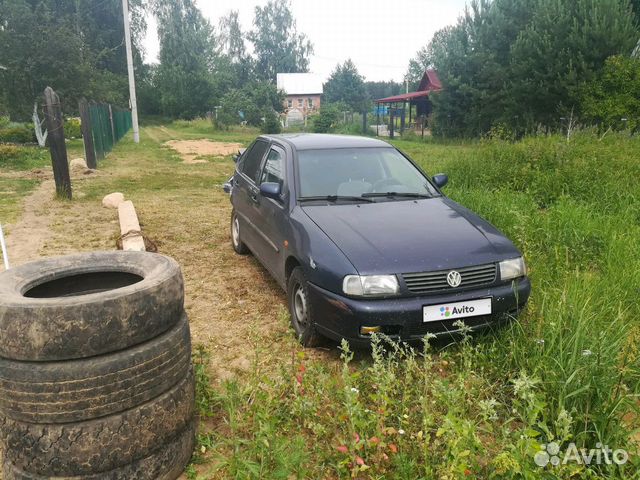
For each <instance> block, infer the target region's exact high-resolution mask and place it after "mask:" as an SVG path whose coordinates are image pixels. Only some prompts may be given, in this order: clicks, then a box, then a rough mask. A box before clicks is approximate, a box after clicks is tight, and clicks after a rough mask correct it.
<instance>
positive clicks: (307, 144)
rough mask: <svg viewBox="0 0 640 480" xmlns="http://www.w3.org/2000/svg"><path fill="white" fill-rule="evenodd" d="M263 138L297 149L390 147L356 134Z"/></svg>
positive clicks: (282, 135) (289, 135) (270, 136)
mask: <svg viewBox="0 0 640 480" xmlns="http://www.w3.org/2000/svg"><path fill="white" fill-rule="evenodd" d="M261 138H264V139H267V140H272V141H276V142H280V143H288V144H289V145H291V146H292V147H293V148H294V149H295V150H325V149H334V148H390V147H391V145H389V144H388V143H387V142H383V141H382V140H378V139H375V138H368V137H357V136H354V135H330V134H324V133H285V134H281V135H261Z"/></svg>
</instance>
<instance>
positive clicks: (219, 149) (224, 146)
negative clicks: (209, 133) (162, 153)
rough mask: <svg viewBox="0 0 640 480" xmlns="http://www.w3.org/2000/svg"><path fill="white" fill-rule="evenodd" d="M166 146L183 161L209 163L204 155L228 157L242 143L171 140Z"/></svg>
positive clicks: (238, 148)
mask: <svg viewBox="0 0 640 480" xmlns="http://www.w3.org/2000/svg"><path fill="white" fill-rule="evenodd" d="M165 145H166V146H168V147H170V148H172V149H174V150H175V151H176V152H178V153H179V154H180V156H181V157H182V161H183V163H188V164H194V163H207V160H205V159H204V158H200V157H203V156H214V157H221V158H222V157H226V156H227V155H233V154H234V153H237V152H238V150H240V149H241V148H242V144H240V143H226V142H212V141H210V140H206V139H202V140H170V141H168V142H166V143H165Z"/></svg>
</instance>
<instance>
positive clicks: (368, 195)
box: [362, 192, 433, 198]
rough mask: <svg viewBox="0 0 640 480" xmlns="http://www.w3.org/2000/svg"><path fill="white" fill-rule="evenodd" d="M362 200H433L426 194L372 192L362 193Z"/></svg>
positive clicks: (431, 196)
mask: <svg viewBox="0 0 640 480" xmlns="http://www.w3.org/2000/svg"><path fill="white" fill-rule="evenodd" d="M362 197H363V198H376V197H390V198H391V197H406V198H433V195H429V194H427V193H417V192H373V193H363V194H362Z"/></svg>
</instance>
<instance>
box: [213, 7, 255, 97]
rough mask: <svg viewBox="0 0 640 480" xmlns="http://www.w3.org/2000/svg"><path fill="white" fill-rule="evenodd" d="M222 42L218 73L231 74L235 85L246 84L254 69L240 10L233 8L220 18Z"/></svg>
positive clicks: (217, 63)
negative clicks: (245, 38)
mask: <svg viewBox="0 0 640 480" xmlns="http://www.w3.org/2000/svg"><path fill="white" fill-rule="evenodd" d="M219 30H220V33H219V34H218V42H219V43H220V48H221V55H220V56H219V57H218V58H217V59H216V62H215V63H216V68H215V71H216V73H222V74H229V73H230V74H231V75H232V76H233V79H232V82H233V84H234V85H235V86H238V85H240V86H243V85H245V84H246V83H247V82H248V81H249V79H250V77H251V75H252V70H253V65H252V63H253V62H252V59H251V57H250V56H249V55H248V54H247V49H246V45H245V41H244V37H245V34H244V32H243V31H242V28H241V27H240V22H239V21H238V11H237V10H233V11H231V12H229V14H228V15H227V16H225V17H222V18H221V19H220V29H219Z"/></svg>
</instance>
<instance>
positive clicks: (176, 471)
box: [2, 421, 196, 480]
mask: <svg viewBox="0 0 640 480" xmlns="http://www.w3.org/2000/svg"><path fill="white" fill-rule="evenodd" d="M195 434H196V422H195V421H192V422H191V423H190V424H189V425H188V426H187V428H185V429H184V430H183V431H182V432H181V433H180V434H179V435H178V436H177V437H176V438H175V439H173V440H171V441H170V442H168V443H166V444H165V445H162V446H161V447H160V449H158V450H157V451H155V452H154V453H152V454H151V455H150V456H148V457H146V458H143V459H142V460H137V461H135V462H133V463H130V464H128V465H124V466H122V467H118V468H116V469H114V470H110V471H107V472H101V473H95V474H88V475H82V476H72V477H65V479H67V480H131V479H136V480H176V479H177V478H178V477H179V476H180V475H181V474H182V472H183V471H184V468H185V467H186V465H187V464H188V463H189V460H191V456H192V454H193V449H194V446H195ZM2 478H3V479H4V480H49V479H52V478H53V477H50V476H41V475H34V474H31V473H27V472H25V471H23V470H20V469H19V468H18V467H16V466H14V465H12V464H10V463H8V462H5V463H4V465H3V471H2ZM58 478H59V477H58Z"/></svg>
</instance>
